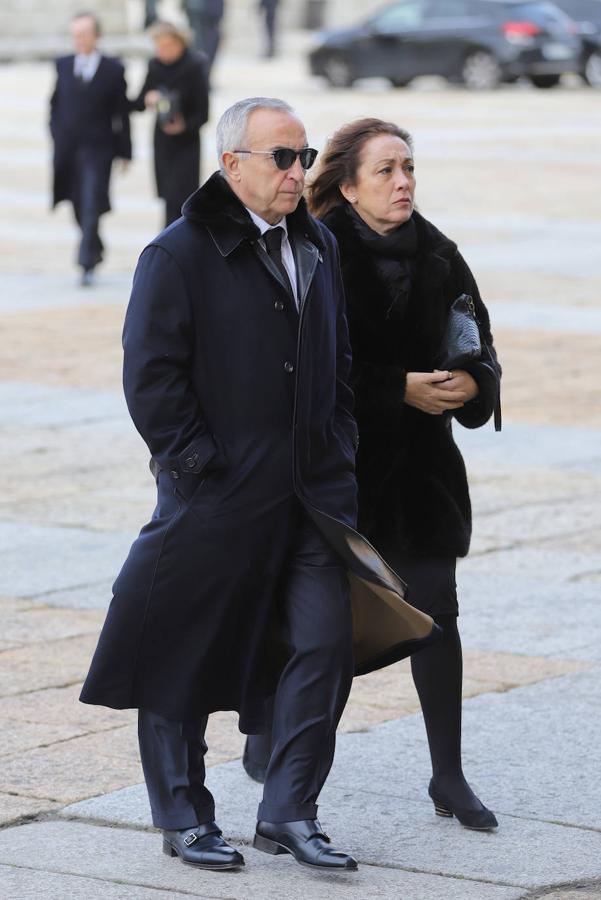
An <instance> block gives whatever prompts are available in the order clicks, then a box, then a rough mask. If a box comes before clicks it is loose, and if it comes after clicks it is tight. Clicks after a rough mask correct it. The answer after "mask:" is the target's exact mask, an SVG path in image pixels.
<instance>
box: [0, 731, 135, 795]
mask: <svg viewBox="0 0 601 900" xmlns="http://www.w3.org/2000/svg"><path fill="white" fill-rule="evenodd" d="M103 739H104V747H105V753H104V754H103V755H100V754H99V753H96V755H94V756H91V755H90V754H89V753H88V754H86V753H85V752H82V749H81V747H80V745H79V744H78V741H84V742H85V741H87V738H85V737H84V738H73V739H72V740H70V741H63V742H61V743H58V744H52V745H51V746H49V747H38V748H36V749H34V750H29V751H28V752H27V753H19V754H14V755H12V756H5V757H3V759H2V787H3V790H5V791H6V792H8V793H12V794H19V795H23V796H24V797H33V798H37V799H48V800H53V801H56V802H57V803H62V804H67V803H74V802H76V801H78V800H81V799H82V798H84V797H89V796H90V795H91V794H93V793H96V792H98V793H104V792H108V791H114V790H116V789H117V788H121V787H123V785H124V784H136V783H137V782H139V781H141V779H142V777H143V776H142V767H141V765H140V763H139V760H138V754H137V753H133V752H132V754H131V757H128V758H126V757H125V755H121V754H120V755H116V756H113V757H111V756H110V747H111V733H110V731H105V732H103Z"/></svg>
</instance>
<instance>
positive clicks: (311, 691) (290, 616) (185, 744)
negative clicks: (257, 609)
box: [138, 514, 353, 830]
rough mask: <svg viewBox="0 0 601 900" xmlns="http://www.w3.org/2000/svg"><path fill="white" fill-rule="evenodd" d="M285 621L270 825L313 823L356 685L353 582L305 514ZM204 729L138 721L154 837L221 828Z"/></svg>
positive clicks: (147, 717)
mask: <svg viewBox="0 0 601 900" xmlns="http://www.w3.org/2000/svg"><path fill="white" fill-rule="evenodd" d="M278 611H279V616H280V628H281V634H282V638H283V639H284V641H285V643H286V645H287V647H288V649H289V655H288V658H287V662H286V664H285V667H284V669H283V671H282V674H281V677H280V680H279V683H278V686H277V690H276V694H275V698H274V701H273V725H272V735H271V740H272V747H273V750H272V754H271V759H270V762H269V767H268V770H267V776H266V779H265V786H264V792H263V800H262V802H261V804H260V805H259V811H258V818H259V819H260V820H263V821H267V822H289V821H298V820H301V819H314V818H316V816H317V798H318V796H319V793H320V791H321V789H322V787H323V785H324V783H325V780H326V778H327V776H328V773H329V771H330V768H331V766H332V761H333V759H334V748H335V743H336V728H337V726H338V722H339V721H340V717H341V715H342V711H343V709H344V706H345V704H346V701H347V698H348V695H349V691H350V688H351V682H352V677H353V651H352V619H351V610H350V602H349V590H348V581H347V577H346V572H345V570H344V568H343V567H342V565H341V562H340V560H339V558H338V557H337V556H336V554H335V553H334V552H333V551H332V550H331V549H330V547H329V546H328V545H327V544H326V542H325V541H324V539H323V538H322V536H321V534H320V533H319V532H318V530H317V529H316V528H315V526H314V525H313V524H312V522H311V521H310V520H309V518H308V517H307V516H306V515H305V514H303V518H302V522H301V524H300V526H299V529H298V533H297V535H296V541H295V545H294V548H293V551H292V553H291V556H290V560H289V564H288V567H287V570H286V576H285V579H284V581H283V585H282V594H281V599H280V604H279V610H278ZM206 721H207V719H206V717H199V719H198V720H197V721H196V722H186V723H182V722H170V721H168V720H167V719H165V718H163V717H162V716H159V715H157V714H155V713H152V712H149V711H148V710H144V709H141V710H140V711H139V718H138V735H139V740H140V754H141V757H142V765H143V769H144V777H145V780H146V786H147V788H148V795H149V799H150V806H151V809H152V818H153V823H154V825H155V826H156V827H157V828H164V829H171V830H174V829H183V828H190V827H192V826H193V825H195V824H200V823H202V822H209V821H211V820H212V819H213V818H214V801H213V797H212V796H211V794H210V792H209V791H208V789H207V788H206V787H205V786H204V774H205V772H204V754H205V752H206V743H205V740H204V731H205V727H206Z"/></svg>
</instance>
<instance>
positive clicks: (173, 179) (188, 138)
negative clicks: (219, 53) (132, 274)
mask: <svg viewBox="0 0 601 900" xmlns="http://www.w3.org/2000/svg"><path fill="white" fill-rule="evenodd" d="M150 35H151V37H152V39H153V41H154V47H155V56H154V57H153V58H152V59H151V60H150V61H149V63H148V72H147V74H146V79H145V81H144V84H143V86H142V90H141V91H140V93H139V95H138V97H137V99H136V100H134V101H133V103H132V109H134V110H138V111H141V110H144V109H152V110H154V111H155V112H156V122H155V127H154V172H155V179H156V187H157V193H158V196H159V197H161V198H162V199H163V200H164V201H165V226H167V225H170V224H171V222H174V221H175V219H178V218H179V216H180V215H181V208H182V204H183V202H184V200H186V198H187V197H189V196H190V194H193V193H194V191H195V190H196V189H197V187H198V186H199V184H200V129H201V128H202V126H203V125H204V124H205V122H206V121H207V119H208V117H209V89H208V84H207V76H206V71H205V66H204V62H203V60H202V59H201V57H200V55H199V54H197V53H195V52H194V51H193V50H191V49H190V47H189V44H190V35H189V33H188V32H187V31H186V30H184V29H182V28H178V27H176V26H175V25H172V24H171V23H169V22H156V23H155V24H154V25H153V26H152V27H151V29H150Z"/></svg>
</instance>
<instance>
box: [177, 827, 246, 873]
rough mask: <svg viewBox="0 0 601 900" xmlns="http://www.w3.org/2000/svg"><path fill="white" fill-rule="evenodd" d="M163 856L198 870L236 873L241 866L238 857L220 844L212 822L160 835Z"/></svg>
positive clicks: (231, 848)
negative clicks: (174, 857) (232, 871)
mask: <svg viewBox="0 0 601 900" xmlns="http://www.w3.org/2000/svg"><path fill="white" fill-rule="evenodd" d="M163 853H166V854H167V856H179V858H180V859H181V861H182V862H185V863H188V865H190V866H198V867H199V868H200V869H237V868H239V867H240V866H243V865H244V857H243V856H242V854H241V853H239V852H238V851H237V850H235V849H234V847H231V846H230V845H229V844H228V843H227V842H226V841H224V839H223V838H222V836H221V829H220V828H219V826H218V825H217V824H216V823H215V822H207V824H205V825H197V826H196V828H184V829H183V830H182V831H163Z"/></svg>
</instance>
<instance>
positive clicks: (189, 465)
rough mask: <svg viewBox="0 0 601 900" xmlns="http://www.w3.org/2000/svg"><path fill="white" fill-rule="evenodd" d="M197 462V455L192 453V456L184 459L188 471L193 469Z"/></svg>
mask: <svg viewBox="0 0 601 900" xmlns="http://www.w3.org/2000/svg"><path fill="white" fill-rule="evenodd" d="M197 462H198V453H193V454H192V456H189V457H188V458H187V459H186V462H185V465H186V467H187V468H188V469H193V468H194V466H195V465H196V463H197Z"/></svg>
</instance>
